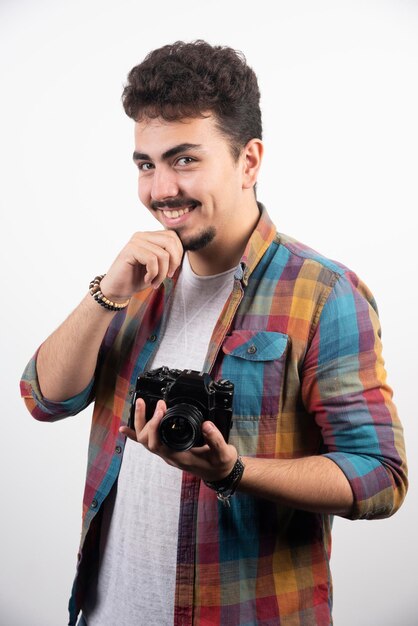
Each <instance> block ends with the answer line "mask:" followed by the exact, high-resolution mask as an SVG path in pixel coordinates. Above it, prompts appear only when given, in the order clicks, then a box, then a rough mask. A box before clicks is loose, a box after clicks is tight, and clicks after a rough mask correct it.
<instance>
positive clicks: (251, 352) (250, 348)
mask: <svg viewBox="0 0 418 626" xmlns="http://www.w3.org/2000/svg"><path fill="white" fill-rule="evenodd" d="M247 352H248V354H255V353H256V352H257V347H256V346H255V345H254V344H253V345H252V346H250V347H249V348H248V350H247Z"/></svg>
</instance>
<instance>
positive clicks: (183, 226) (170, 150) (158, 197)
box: [134, 116, 243, 250]
mask: <svg viewBox="0 0 418 626" xmlns="http://www.w3.org/2000/svg"><path fill="white" fill-rule="evenodd" d="M134 161H135V163H136V165H137V167H138V170H139V177H138V194H139V198H140V200H141V202H142V203H143V204H144V205H145V206H146V207H147V208H148V209H149V210H150V211H151V213H152V214H153V215H154V216H155V217H156V218H157V220H158V221H159V222H160V223H161V224H162V225H163V226H164V228H166V229H173V230H175V231H176V232H177V234H178V235H179V237H180V239H181V241H182V244H183V247H184V248H185V249H186V250H199V249H202V248H205V247H206V246H209V244H212V247H213V246H214V245H219V246H221V245H228V239H229V237H230V236H231V234H233V233H236V232H237V229H238V230H239V229H240V226H241V225H240V204H242V202H243V163H242V160H241V159H238V161H235V160H234V159H233V157H232V154H231V151H230V145H229V143H228V141H227V139H226V138H225V137H223V136H222V135H221V134H220V132H219V130H218V129H217V128H216V125H215V120H214V118H213V117H212V116H209V117H205V118H191V119H186V120H181V121H174V122H167V121H165V120H162V119H159V118H158V119H148V118H147V119H145V120H143V121H141V122H137V123H136V124H135V152H134ZM241 221H242V216H241Z"/></svg>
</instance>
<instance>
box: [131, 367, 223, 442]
mask: <svg viewBox="0 0 418 626" xmlns="http://www.w3.org/2000/svg"><path fill="white" fill-rule="evenodd" d="M233 394H234V385H233V383H231V382H230V381H229V380H218V381H216V382H215V381H214V380H212V378H211V377H210V375H209V374H207V373H203V372H196V371H195V370H183V371H182V370H177V369H169V368H168V367H160V368H158V369H155V370H150V371H149V372H144V373H143V374H141V376H139V377H138V379H137V381H136V387H135V393H134V396H133V399H132V406H131V414H130V417H129V422H128V426H129V427H130V428H134V416H135V402H136V400H137V398H143V400H144V401H145V407H146V413H145V419H146V420H147V421H148V420H150V419H151V417H152V416H153V414H154V411H155V407H156V405H157V402H158V400H164V401H165V402H166V404H167V412H166V414H165V415H164V417H163V419H162V420H161V423H160V426H159V433H160V437H161V440H162V441H163V442H164V443H165V444H166V445H167V446H169V447H170V448H173V449H174V450H189V449H190V448H192V447H193V446H203V445H204V439H203V435H202V429H201V425H202V422H204V421H205V420H211V421H212V422H213V423H214V424H215V426H216V427H217V428H219V430H220V431H221V433H222V435H223V436H224V439H225V441H228V437H229V431H230V429H231V425H232V398H233Z"/></svg>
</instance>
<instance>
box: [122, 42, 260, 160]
mask: <svg viewBox="0 0 418 626" xmlns="http://www.w3.org/2000/svg"><path fill="white" fill-rule="evenodd" d="M122 102H123V106H124V109H125V112H126V114H127V115H128V116H129V117H131V118H132V119H134V120H135V121H140V120H141V119H144V118H146V117H148V118H156V117H161V118H163V119H165V120H167V121H173V120H179V119H184V118H186V117H204V116H205V113H206V114H207V113H208V112H210V113H212V114H213V115H214V116H215V119H216V122H217V127H218V129H219V130H220V131H221V133H222V134H223V135H224V136H225V137H226V138H227V139H228V140H229V142H230V145H231V150H232V155H233V157H234V158H235V159H237V158H238V156H239V154H240V152H241V150H242V148H243V147H244V146H245V145H246V144H247V143H248V141H250V139H253V138H258V139H261V138H262V137H261V136H262V125H261V111H260V104H259V102H260V91H259V88H258V83H257V77H256V75H255V73H254V71H253V70H252V69H251V68H250V67H249V66H248V65H247V63H246V59H245V57H244V55H243V54H242V52H239V51H236V50H233V49H232V48H229V47H227V46H211V45H210V44H208V43H207V42H206V41H202V40H197V41H193V42H191V43H185V42H184V41H176V42H175V43H173V44H171V45H166V46H163V47H162V48H158V49H157V50H153V51H152V52H150V53H149V54H148V55H147V56H146V57H145V59H144V61H143V62H142V63H140V64H139V65H136V66H135V67H134V68H133V69H132V70H131V71H130V72H129V74H128V83H127V85H126V86H125V88H124V90H123V94H122Z"/></svg>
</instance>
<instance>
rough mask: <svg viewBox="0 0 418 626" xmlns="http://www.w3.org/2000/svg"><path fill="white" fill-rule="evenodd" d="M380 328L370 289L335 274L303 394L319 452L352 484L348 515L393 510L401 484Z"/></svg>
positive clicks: (398, 431) (402, 462)
mask: <svg viewBox="0 0 418 626" xmlns="http://www.w3.org/2000/svg"><path fill="white" fill-rule="evenodd" d="M380 336H381V330H380V323H379V319H378V315H377V307H376V304H375V302H374V299H373V297H372V295H371V293H370V291H369V290H368V289H367V287H366V286H365V285H364V283H362V282H361V281H360V280H359V279H358V278H357V277H356V276H355V275H354V274H352V273H348V274H345V275H343V276H340V277H339V278H338V279H337V280H336V282H335V285H334V287H333V289H332V291H331V292H330V294H329V296H328V297H327V299H326V302H325V304H324V305H323V308H322V310H321V312H320V315H319V319H318V323H317V327H316V330H315V333H314V336H313V339H312V343H311V345H310V347H309V350H308V352H307V355H306V358H305V362H304V368H303V382H302V395H303V401H304V404H305V406H306V408H307V410H308V411H309V412H310V413H312V414H313V415H314V416H315V420H316V422H317V424H318V425H319V427H320V429H321V432H322V438H323V442H324V450H323V453H324V456H326V457H328V458H329V459H331V460H332V461H334V462H335V463H336V464H337V465H338V466H339V467H340V469H341V470H342V471H343V472H344V474H345V476H346V477H347V479H348V481H349V483H350V485H351V488H352V491H353V495H354V507H353V510H352V512H351V514H350V516H349V517H350V519H373V518H383V517H388V516H390V515H392V514H393V513H395V511H397V509H398V508H399V507H400V505H401V504H402V502H403V500H404V498H405V495H406V491H407V487H408V481H407V465H406V455H405V445H404V438H403V429H402V426H401V423H400V421H399V417H398V414H397V410H396V407H395V406H394V404H393V402H392V395H393V394H392V390H391V388H390V387H389V386H388V384H387V382H386V371H385V368H384V361H383V357H382V344H381V340H380Z"/></svg>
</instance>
